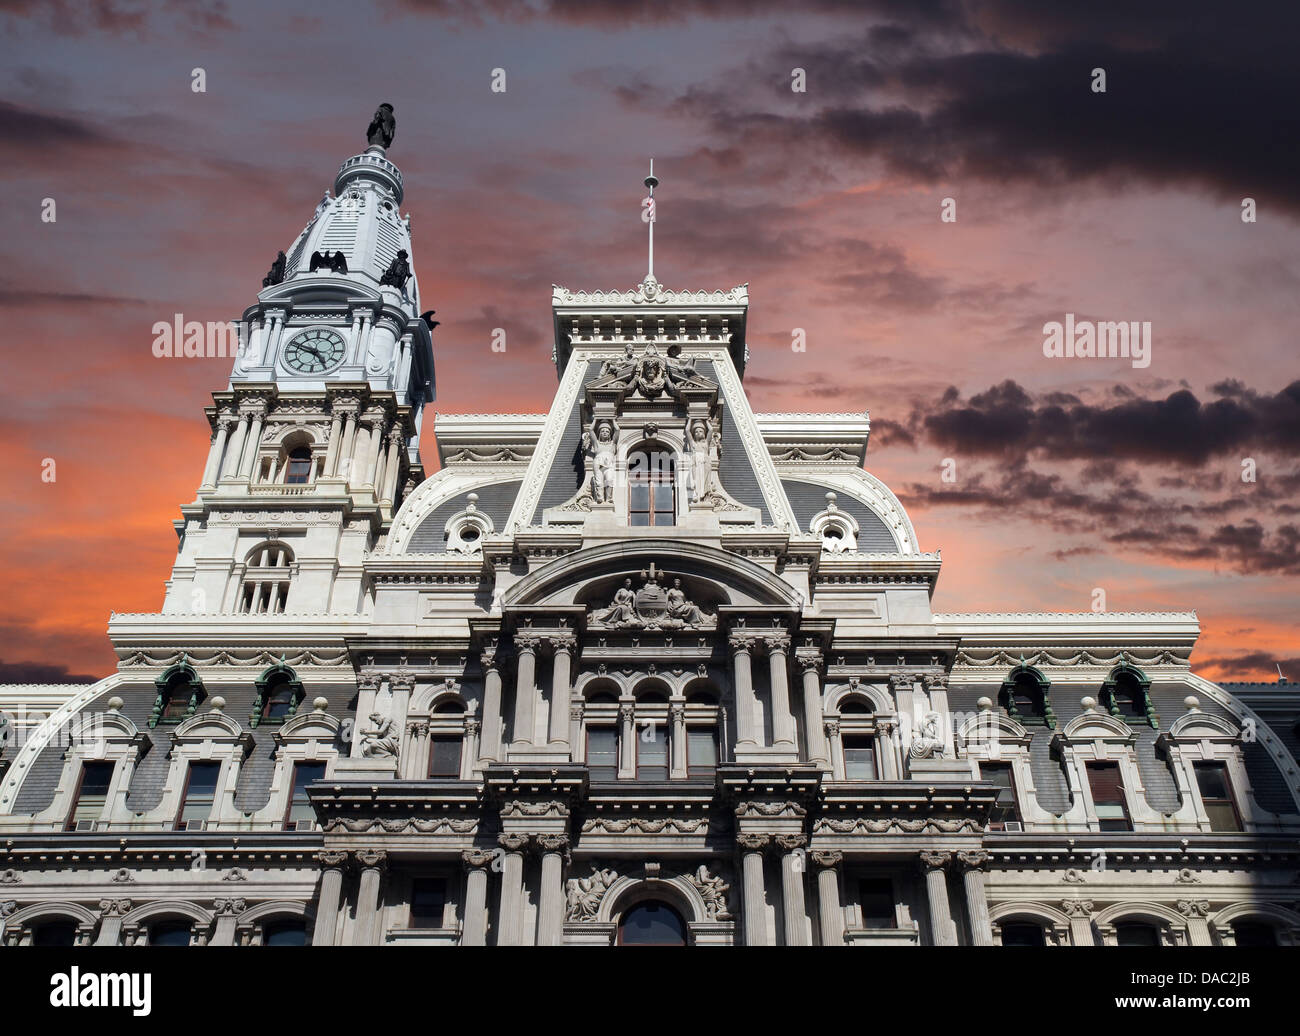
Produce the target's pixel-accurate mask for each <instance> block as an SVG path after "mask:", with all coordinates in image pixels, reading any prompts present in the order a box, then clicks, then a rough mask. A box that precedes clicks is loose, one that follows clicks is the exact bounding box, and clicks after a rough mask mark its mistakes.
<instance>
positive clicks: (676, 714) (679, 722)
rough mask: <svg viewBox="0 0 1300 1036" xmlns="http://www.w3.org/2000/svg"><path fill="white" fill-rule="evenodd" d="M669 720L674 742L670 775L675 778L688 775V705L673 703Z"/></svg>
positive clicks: (669, 712) (671, 736) (672, 741)
mask: <svg viewBox="0 0 1300 1036" xmlns="http://www.w3.org/2000/svg"><path fill="white" fill-rule="evenodd" d="M668 721H669V724H670V727H671V733H670V734H669V737H670V738H671V743H672V763H671V767H670V769H669V771H668V775H669V776H670V777H672V778H673V779H674V780H681V779H683V778H684V777H685V776H686V763H687V759H686V706H684V705H671V706H669V708H668Z"/></svg>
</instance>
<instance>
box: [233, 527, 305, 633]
mask: <svg viewBox="0 0 1300 1036" xmlns="http://www.w3.org/2000/svg"><path fill="white" fill-rule="evenodd" d="M292 578H293V551H292V550H290V549H289V548H288V547H287V546H285V545H284V544H283V543H275V542H267V543H259V544H258V545H257V546H256V547H254V548H253V549H252V550H251V551H249V552H248V558H247V560H246V562H245V571H244V588H243V593H242V595H241V596H240V600H239V610H240V611H241V612H243V613H245V614H248V615H279V614H282V613H283V612H284V609H285V605H286V603H287V602H288V600H289V583H290V581H291V580H292Z"/></svg>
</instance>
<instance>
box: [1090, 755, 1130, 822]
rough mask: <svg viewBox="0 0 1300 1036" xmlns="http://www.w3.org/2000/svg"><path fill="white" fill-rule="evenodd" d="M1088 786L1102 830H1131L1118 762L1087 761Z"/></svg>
mask: <svg viewBox="0 0 1300 1036" xmlns="http://www.w3.org/2000/svg"><path fill="white" fill-rule="evenodd" d="M1087 769H1088V787H1089V788H1090V789H1091V790H1092V804H1093V805H1094V806H1095V807H1096V808H1097V819H1098V820H1099V821H1101V829H1102V830H1103V831H1132V830H1133V825H1132V824H1131V823H1130V822H1129V818H1128V806H1127V805H1125V802H1124V786H1123V785H1122V784H1121V783H1120V778H1119V763H1088V766H1087Z"/></svg>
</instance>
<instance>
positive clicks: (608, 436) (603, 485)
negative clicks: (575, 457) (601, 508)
mask: <svg viewBox="0 0 1300 1036" xmlns="http://www.w3.org/2000/svg"><path fill="white" fill-rule="evenodd" d="M582 446H583V449H585V450H586V451H587V452H588V453H589V454H590V455H591V498H592V500H594V501H595V502H596V503H598V504H607V503H610V502H611V501H612V500H613V499H614V476H615V471H616V470H617V467H618V458H617V455H616V454H615V446H614V429H613V427H612V426H611V425H610V423H609V422H608V421H601V422H600V423H599V424H597V425H595V426H594V427H593V428H589V429H588V430H587V431H585V432H583V434H582Z"/></svg>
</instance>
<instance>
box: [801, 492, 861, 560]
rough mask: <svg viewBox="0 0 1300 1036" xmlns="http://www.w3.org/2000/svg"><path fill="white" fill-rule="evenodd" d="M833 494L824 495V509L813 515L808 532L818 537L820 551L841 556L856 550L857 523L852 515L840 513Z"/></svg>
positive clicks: (845, 512) (836, 498)
mask: <svg viewBox="0 0 1300 1036" xmlns="http://www.w3.org/2000/svg"><path fill="white" fill-rule="evenodd" d="M838 499H839V497H838V496H836V494H835V493H827V494H826V509H825V510H823V511H820V512H818V513H817V514H815V515H813V516H812V518H811V520H810V521H809V522H808V531H809V532H810V533H812V534H813V535H814V536H820V537H821V541H822V550H823V551H824V552H825V553H827V554H843V553H844V552H845V551H855V550H857V549H858V523H857V520H856V519H855V518H854V517H853V515H851V514H849V513H848V512H847V511H841V510H840V509H839V506H838V505H837V504H836V502H835V501H836V500H838Z"/></svg>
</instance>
